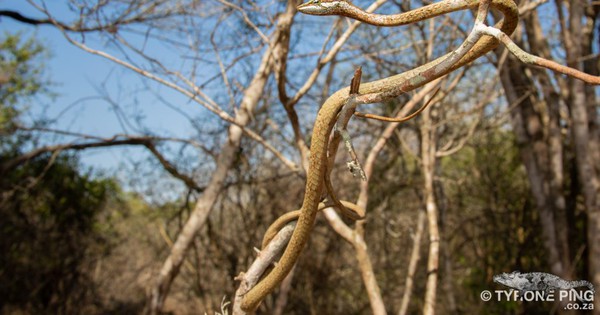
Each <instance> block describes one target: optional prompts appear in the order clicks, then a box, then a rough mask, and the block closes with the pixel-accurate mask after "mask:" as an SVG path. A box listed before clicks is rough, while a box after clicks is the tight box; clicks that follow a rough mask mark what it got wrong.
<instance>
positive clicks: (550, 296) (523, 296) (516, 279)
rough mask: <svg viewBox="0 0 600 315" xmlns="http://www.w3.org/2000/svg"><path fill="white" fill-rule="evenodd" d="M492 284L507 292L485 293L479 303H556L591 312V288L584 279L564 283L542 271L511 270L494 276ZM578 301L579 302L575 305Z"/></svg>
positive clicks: (592, 299)
mask: <svg viewBox="0 0 600 315" xmlns="http://www.w3.org/2000/svg"><path fill="white" fill-rule="evenodd" d="M494 282H496V283H498V284H502V285H504V286H506V287H508V288H509V289H508V290H494V291H493V292H491V291H488V290H484V291H482V292H481V294H480V298H481V300H482V301H485V302H487V301H492V300H495V301H520V302H522V301H525V302H532V301H536V302H555V301H559V302H561V304H562V305H564V306H565V309H581V310H592V309H594V303H593V301H594V294H595V291H594V286H593V285H592V284H591V283H590V282H589V281H585V280H573V281H571V280H564V279H562V278H560V277H558V276H555V275H553V274H549V273H545V272H529V273H521V272H519V271H514V272H511V273H502V274H499V275H495V276H494ZM578 302H579V303H578Z"/></svg>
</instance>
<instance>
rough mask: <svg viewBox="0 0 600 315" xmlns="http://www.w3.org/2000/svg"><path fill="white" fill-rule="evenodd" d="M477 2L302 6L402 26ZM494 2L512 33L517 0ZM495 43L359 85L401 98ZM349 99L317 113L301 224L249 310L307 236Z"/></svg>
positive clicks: (341, 97) (324, 1) (375, 98)
mask: <svg viewBox="0 0 600 315" xmlns="http://www.w3.org/2000/svg"><path fill="white" fill-rule="evenodd" d="M478 5H479V1H478V0H444V1H441V2H437V3H434V4H430V5H427V6H425V7H421V8H418V9H414V10H411V11H408V12H405V13H401V14H394V15H380V14H370V13H367V12H365V11H363V10H362V9H360V8H358V7H356V6H354V5H352V4H351V3H350V2H347V1H344V0H311V1H308V2H306V3H304V4H302V5H300V6H299V7H298V10H299V11H300V12H302V13H306V14H311V15H342V16H347V17H350V18H353V19H357V20H360V21H362V22H365V23H368V24H372V25H375V26H398V25H404V24H408V23H413V22H417V21H422V20H425V19H429V18H432V17H435V16H439V15H442V14H446V13H450V12H454V11H458V10H464V9H469V8H471V9H474V8H477V7H478ZM491 5H492V7H493V8H495V9H497V10H498V11H500V12H501V13H502V14H503V15H504V20H503V21H502V22H501V23H500V24H499V25H498V27H499V28H500V29H501V31H502V32H503V33H505V34H508V35H510V34H512V32H513V31H514V29H515V27H516V26H517V23H518V18H519V13H518V9H517V6H516V4H515V3H514V1H513V0H492V2H491ZM497 45H498V41H497V40H496V39H494V38H492V37H489V36H485V37H483V38H481V39H480V40H479V41H477V43H476V44H475V45H474V46H473V47H472V49H470V50H469V51H468V52H467V53H466V54H464V55H463V56H462V57H461V59H460V60H459V61H458V62H453V63H451V64H449V65H448V66H445V65H446V63H445V61H446V60H447V59H450V57H452V56H451V55H452V53H450V54H447V55H444V56H442V57H440V58H438V59H435V60H433V61H431V62H429V63H427V64H425V65H422V66H419V67H417V68H415V69H413V70H411V71H407V72H404V73H401V74H397V75H394V76H391V77H387V78H384V79H380V80H377V81H373V82H368V83H363V84H361V85H360V90H359V95H361V96H362V95H364V96H367V97H369V98H368V99H369V101H370V102H380V101H382V100H387V99H390V98H394V97H397V96H399V95H400V94H402V93H405V92H407V91H410V90H413V89H415V88H418V87H420V86H422V85H424V84H425V83H427V82H430V81H432V80H434V79H437V78H439V77H441V76H443V75H445V74H448V73H449V72H451V71H453V70H455V69H457V68H460V67H462V66H464V65H465V64H467V63H469V62H471V61H473V60H475V59H477V58H478V57H480V56H482V55H484V54H485V53H487V52H489V51H490V50H492V49H493V48H495V47H496V46H497ZM442 65H444V66H442ZM349 100H350V95H349V88H348V87H346V88H343V89H341V90H339V91H337V92H335V93H334V94H333V95H332V96H330V97H329V98H328V99H327V101H325V104H323V106H322V107H321V109H320V110H319V113H318V114H317V119H316V121H315V124H314V128H313V134H312V138H311V146H310V149H311V150H310V152H311V154H310V167H309V170H308V174H307V181H306V190H305V194H304V201H303V203H302V208H301V209H300V217H299V219H298V223H297V225H296V228H295V229H294V233H293V235H292V238H291V239H290V242H289V243H288V246H287V247H286V249H285V251H284V253H283V256H282V257H281V259H280V260H279V263H278V264H277V266H275V268H273V270H272V271H271V272H270V273H269V274H268V275H267V276H266V277H264V278H263V279H262V280H261V281H260V282H259V283H258V284H257V285H256V286H254V287H253V288H252V289H251V290H249V291H248V292H247V293H246V294H245V295H244V299H243V301H242V305H241V307H242V309H243V310H245V311H253V310H255V309H256V308H257V307H258V305H259V304H260V302H261V301H262V299H263V298H264V297H265V296H266V295H267V294H269V293H271V292H272V291H273V290H274V289H275V288H276V287H277V286H278V285H279V284H280V283H281V281H283V279H284V278H285V276H286V275H287V274H288V273H289V272H290V270H291V269H292V267H293V266H294V264H295V262H296V260H297V259H298V257H299V255H300V253H301V251H302V249H303V247H304V245H305V244H306V242H307V240H308V237H309V235H310V231H311V229H312V225H313V223H314V221H315V216H316V214H317V211H318V209H319V203H320V198H321V194H322V192H323V186H324V178H325V172H326V168H327V165H326V164H327V150H328V146H329V136H330V134H331V131H332V129H333V126H334V125H335V123H336V121H337V116H338V113H339V112H340V111H341V110H342V108H343V107H344V106H345V105H346V104H347V103H348V101H349Z"/></svg>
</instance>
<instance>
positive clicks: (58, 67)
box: [0, 0, 202, 169]
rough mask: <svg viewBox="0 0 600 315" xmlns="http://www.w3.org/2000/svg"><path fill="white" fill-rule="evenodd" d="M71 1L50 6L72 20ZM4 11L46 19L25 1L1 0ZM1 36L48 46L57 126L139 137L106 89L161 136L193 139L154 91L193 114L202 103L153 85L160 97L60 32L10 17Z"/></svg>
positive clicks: (96, 154) (118, 156)
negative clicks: (122, 118) (34, 40)
mask: <svg viewBox="0 0 600 315" xmlns="http://www.w3.org/2000/svg"><path fill="white" fill-rule="evenodd" d="M65 2H66V1H65ZM65 2H62V1H48V3H49V4H50V5H52V4H54V6H51V7H50V10H51V11H52V12H54V13H55V14H56V15H57V16H59V17H63V16H65V17H67V16H68V14H69V11H68V10H67V9H66V7H64V4H65ZM59 3H62V4H60V5H59ZM0 8H1V9H11V10H15V11H19V12H21V13H22V14H24V15H27V16H31V17H42V16H41V15H40V13H39V12H36V11H35V10H33V9H32V8H31V6H30V5H29V4H27V3H26V2H25V1H7V0H4V1H0ZM0 32H1V33H2V34H4V33H16V32H21V33H22V34H23V35H25V36H24V37H26V38H27V37H30V36H33V37H35V38H37V39H38V40H40V41H41V43H42V44H43V45H44V46H45V47H47V48H48V50H49V52H50V54H51V57H50V58H49V59H48V60H47V61H46V64H47V75H48V77H49V78H50V80H51V81H52V82H53V83H55V85H54V86H52V87H51V90H52V91H53V92H55V93H56V94H57V95H58V97H56V98H55V99H52V100H51V99H43V101H42V102H43V103H45V105H46V106H47V108H46V113H47V115H48V116H49V117H56V116H57V115H58V114H59V113H63V112H64V114H63V115H61V116H60V118H59V123H58V124H57V125H56V126H54V127H55V128H61V129H67V130H69V131H73V132H82V133H87V134H92V135H98V136H112V135H114V134H115V133H123V132H125V131H127V132H128V133H131V134H138V132H136V130H134V129H130V128H127V126H126V129H125V130H123V128H122V125H121V123H120V121H119V119H117V118H116V115H115V111H114V110H113V107H112V106H111V105H110V104H109V102H107V101H105V100H103V99H101V98H100V96H101V95H102V94H105V91H106V94H108V95H110V97H111V98H113V99H114V100H115V101H116V102H117V103H118V104H120V105H122V109H124V110H125V111H126V115H136V114H142V115H143V117H144V124H145V125H146V126H148V127H149V128H151V130H152V132H153V133H155V134H160V135H165V136H167V135H181V136H189V135H190V134H191V133H192V132H193V130H192V129H191V128H190V125H189V123H188V121H187V120H186V119H184V118H183V117H182V116H181V115H180V114H178V113H176V112H175V111H173V110H172V109H169V108H167V107H165V106H164V105H162V104H161V103H160V102H159V101H158V100H157V99H156V97H155V95H154V93H158V94H160V95H161V97H163V98H165V99H168V100H169V101H171V102H173V104H174V105H175V106H177V107H178V108H180V109H182V110H184V111H188V112H190V113H191V114H192V115H194V113H195V114H199V113H201V112H202V111H201V110H199V105H197V104H195V103H190V102H189V101H188V100H187V99H186V98H185V97H183V96H181V95H179V94H178V93H175V92H173V91H170V90H169V89H167V88H164V87H160V86H157V85H156V84H150V86H151V87H152V89H154V93H153V92H150V91H147V89H146V86H145V85H144V84H143V83H142V80H141V79H140V76H139V75H138V74H135V73H133V72H132V71H130V70H127V69H124V68H123V67H121V66H118V65H115V64H113V63H112V62H110V61H108V60H105V59H103V58H101V57H98V56H94V55H91V54H89V53H87V52H84V51H82V50H81V49H79V48H77V47H75V46H73V45H71V44H70V43H68V42H67V41H66V39H65V38H64V37H63V35H62V34H61V33H60V32H59V31H57V30H56V29H55V28H53V27H51V26H44V25H42V26H37V27H36V26H31V25H25V24H22V23H19V22H15V21H13V20H12V19H10V18H2V20H1V21H0ZM93 39H94V37H93V36H89V38H86V40H87V42H86V43H88V44H89V45H90V46H91V47H93V48H98V49H104V48H105V47H102V44H103V43H99V42H94V41H93ZM34 105H36V106H38V105H39V107H37V108H33V109H34V112H38V113H39V112H40V111H41V110H42V109H43V105H42V104H34ZM65 110H66V112H65ZM121 122H122V121H121ZM139 152H140V151H139V149H133V148H118V149H99V150H87V151H86V152H85V153H84V154H83V155H82V162H84V164H86V165H90V166H94V167H95V168H98V167H99V168H103V169H109V168H115V167H116V166H118V165H120V163H121V162H123V160H124V159H127V158H130V157H132V155H136V154H139Z"/></svg>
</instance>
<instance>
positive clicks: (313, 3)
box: [298, 0, 346, 15]
mask: <svg viewBox="0 0 600 315" xmlns="http://www.w3.org/2000/svg"><path fill="white" fill-rule="evenodd" d="M345 3H346V1H345V0H309V1H306V2H305V3H303V4H301V5H299V6H298V11H300V12H302V13H304V14H310V15H336V14H338V13H339V9H340V8H341V7H342V5H344V4H345Z"/></svg>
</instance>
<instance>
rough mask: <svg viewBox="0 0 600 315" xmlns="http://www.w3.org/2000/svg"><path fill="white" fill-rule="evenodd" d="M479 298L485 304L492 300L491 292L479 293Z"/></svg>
mask: <svg viewBox="0 0 600 315" xmlns="http://www.w3.org/2000/svg"><path fill="white" fill-rule="evenodd" d="M479 296H480V297H481V300H482V301H484V302H487V301H489V300H491V299H492V292H490V291H488V290H483V291H481V294H480V295H479Z"/></svg>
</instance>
